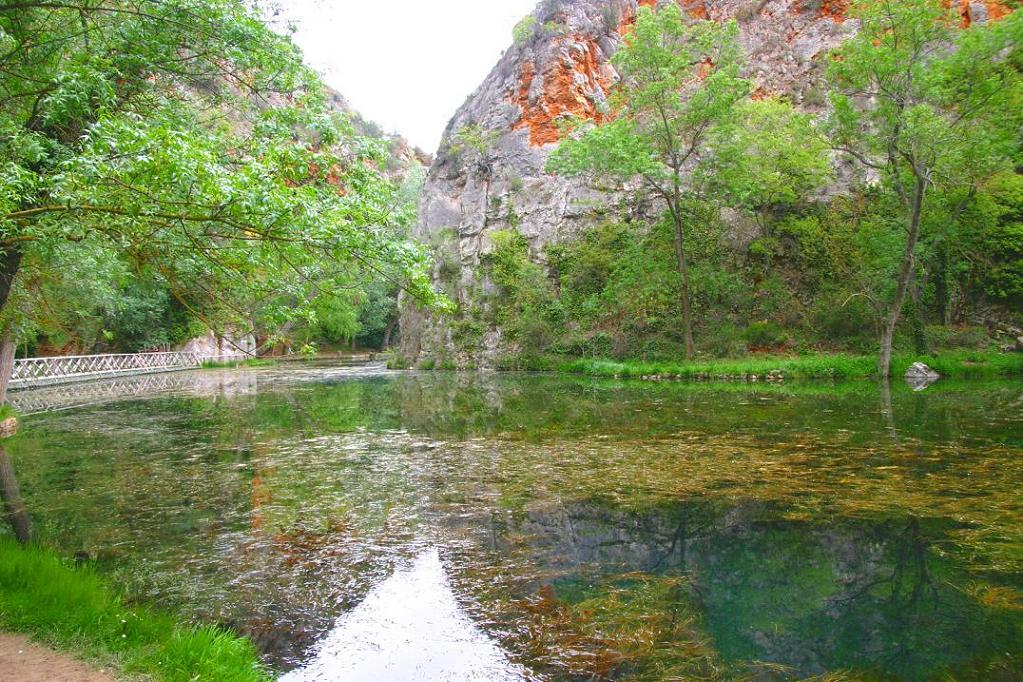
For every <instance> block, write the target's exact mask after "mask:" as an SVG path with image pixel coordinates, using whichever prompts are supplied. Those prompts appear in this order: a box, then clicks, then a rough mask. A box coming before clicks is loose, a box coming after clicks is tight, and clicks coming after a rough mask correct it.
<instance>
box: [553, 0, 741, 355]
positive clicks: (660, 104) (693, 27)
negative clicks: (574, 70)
mask: <svg viewBox="0 0 1023 682" xmlns="http://www.w3.org/2000/svg"><path fill="white" fill-rule="evenodd" d="M737 36H738V28H737V26H736V24H735V23H734V22H721V23H719V22H714V21H689V20H687V19H686V17H685V16H684V14H683V13H682V10H681V9H679V8H678V7H677V6H675V5H668V6H665V7H664V8H662V9H660V10H659V11H656V12H654V11H651V10H649V9H641V11H640V12H639V15H638V17H637V20H636V26H635V31H634V33H633V34H632V35H630V36H629V40H628V41H626V43H625V44H624V45H623V46H622V47H621V48H620V49H619V50H618V52H617V53H616V54H615V56H614V66H615V68H616V69H617V70H618V73H619V75H620V77H621V82H620V84H619V87H618V89H617V92H616V95H615V97H614V98H613V101H612V109H613V110H614V111H615V112H616V118H615V120H614V121H613V122H611V123H608V124H606V125H602V126H599V127H595V128H591V129H590V130H588V131H586V132H585V133H584V134H583V135H582V136H580V137H578V138H574V139H569V140H566V141H565V142H564V143H562V144H561V146H560V147H559V148H558V149H557V150H556V152H555V153H554V154H553V156H552V157H551V160H550V167H551V169H553V170H555V171H556V172H560V173H564V174H566V175H593V176H597V177H601V178H604V179H607V180H613V181H619V182H625V181H628V180H631V179H633V178H636V177H639V178H641V179H642V182H643V185H644V187H645V188H646V189H647V190H649V191H650V192H652V193H653V194H654V195H655V196H657V197H658V198H660V199H661V200H663V201H664V202H665V204H666V206H667V211H668V213H669V215H670V218H671V224H672V226H673V231H674V250H675V258H676V264H677V270H678V276H679V279H680V281H681V295H680V304H681V312H682V325H683V334H684V337H685V344H686V355H687V357H690V358H692V357H693V356H694V353H695V347H694V344H693V321H692V311H691V292H690V282H689V279H690V272H689V264H688V262H687V252H686V231H687V225H688V224H689V222H690V217H691V216H690V213H691V210H690V206H691V205H692V200H693V198H694V195H695V194H698V193H699V188H698V187H696V186H695V185H694V183H693V178H696V177H699V176H700V170H699V167H700V166H701V165H704V164H706V163H707V162H708V160H709V159H710V158H711V157H712V156H713V151H712V150H711V149H709V147H708V146H707V142H708V140H709V138H710V136H711V134H712V133H713V132H714V131H715V130H716V129H717V128H718V127H719V126H722V125H726V124H728V123H730V122H731V120H732V119H733V118H734V116H735V115H736V114H735V111H736V105H737V104H738V103H739V102H741V101H742V100H744V99H745V98H746V97H747V96H748V95H749V93H750V89H751V88H750V83H749V81H747V80H745V79H743V78H740V77H739V70H740V67H741V64H742V60H741V48H740V47H739V45H738V43H737Z"/></svg>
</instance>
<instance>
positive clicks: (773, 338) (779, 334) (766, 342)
mask: <svg viewBox="0 0 1023 682" xmlns="http://www.w3.org/2000/svg"><path fill="white" fill-rule="evenodd" d="M742 338H744V339H745V340H746V343H747V344H749V346H750V347H751V348H775V347H777V346H781V345H783V344H784V343H785V342H786V341H788V340H789V337H788V334H786V333H785V330H783V329H782V328H781V327H779V326H778V325H777V324H775V323H774V322H769V321H764V322H754V323H753V324H751V325H750V326H748V327H746V330H745V331H743V333H742Z"/></svg>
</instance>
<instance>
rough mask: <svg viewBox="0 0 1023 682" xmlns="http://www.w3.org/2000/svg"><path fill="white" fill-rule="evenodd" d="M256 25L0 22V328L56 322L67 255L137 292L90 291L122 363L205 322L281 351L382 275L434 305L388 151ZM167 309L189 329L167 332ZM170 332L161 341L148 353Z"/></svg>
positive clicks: (86, 18) (106, 7)
mask: <svg viewBox="0 0 1023 682" xmlns="http://www.w3.org/2000/svg"><path fill="white" fill-rule="evenodd" d="M259 11H260V9H259V7H258V6H257V5H255V4H254V3H249V2H229V1H227V0H203V1H202V2H193V1H192V0H169V1H167V2H160V3H151V6H147V11H146V12H138V11H136V7H135V5H133V4H131V3H124V2H121V1H120V0H115V1H114V2H112V3H103V4H101V5H95V4H85V5H80V6H79V5H75V6H73V7H72V6H65V5H61V4H56V5H54V4H32V3H30V4H29V5H27V6H24V7H22V6H20V5H19V6H15V7H8V8H6V9H0V25H2V27H3V33H2V40H3V41H4V43H5V47H4V50H3V54H4V56H3V60H4V61H3V70H4V73H5V77H4V79H3V81H2V84H0V102H2V104H0V174H2V177H3V182H2V183H0V249H2V250H3V252H4V253H5V254H8V255H17V256H22V257H23V258H22V260H21V262H20V265H21V266H22V267H23V268H24V269H25V276H22V277H19V279H18V282H17V284H18V286H17V287H16V291H15V293H14V297H13V298H12V299H11V303H12V304H13V305H5V303H6V301H0V307H3V320H0V321H2V322H3V323H4V324H5V325H7V326H8V327H11V326H13V327H14V328H15V329H16V330H20V331H21V332H22V333H23V334H30V333H31V330H33V329H35V328H40V327H45V326H46V325H48V324H49V323H50V322H51V321H52V320H47V319H45V318H46V316H47V311H46V310H45V309H44V308H43V307H41V306H40V305H38V301H39V298H40V297H41V295H40V291H41V289H42V287H37V284H40V283H41V284H42V286H43V287H45V286H49V283H50V282H52V281H54V280H56V279H58V278H59V276H60V275H61V274H62V273H60V271H59V263H60V258H58V257H57V256H58V255H59V254H64V253H66V254H81V255H88V256H89V257H94V258H96V259H97V260H98V261H102V262H104V263H113V262H117V263H120V265H119V266H118V267H122V268H125V269H126V270H127V271H128V272H131V273H143V275H144V276H143V277H141V278H140V279H139V281H138V282H135V283H133V282H126V281H124V280H123V278H121V280H120V281H118V278H117V277H113V278H112V280H111V279H106V280H104V278H103V276H102V275H100V274H97V275H96V276H92V277H89V278H87V279H86V284H88V285H90V289H89V290H90V291H91V292H93V294H94V295H95V298H97V299H103V298H106V299H107V300H106V301H96V303H104V302H110V297H109V295H108V293H107V292H103V291H102V287H97V286H92V285H93V283H96V284H102V283H104V281H105V282H106V284H105V286H107V287H111V286H112V287H113V288H114V289H115V290H120V292H119V293H118V294H117V295H116V296H115V297H114V298H119V299H120V301H121V303H123V306H122V307H121V308H120V309H119V310H115V314H114V315H113V319H112V321H111V323H110V326H111V327H115V328H112V329H107V330H105V331H107V332H110V333H112V334H113V339H114V340H115V342H119V341H118V338H119V337H122V338H123V343H124V344H125V345H126V346H140V345H146V344H152V343H154V342H157V341H165V340H166V341H172V340H174V338H173V337H175V336H176V335H177V334H176V333H170V332H169V330H172V329H182V330H185V329H188V328H189V327H190V326H191V325H192V322H193V320H194V318H200V319H202V320H203V321H204V322H205V323H206V324H207V326H209V327H212V328H217V329H223V328H228V327H233V328H240V329H251V328H252V327H253V326H258V327H261V328H263V329H265V330H266V331H268V332H273V331H274V330H276V329H280V328H282V327H286V326H287V325H289V324H293V323H294V321H295V320H303V319H308V318H309V317H310V316H313V315H315V313H316V312H320V313H321V316H322V313H323V312H324V311H323V310H322V309H321V310H320V311H315V307H316V305H317V300H318V299H319V298H321V296H329V295H330V294H331V293H332V292H337V291H350V290H352V289H353V288H357V287H359V286H361V285H362V284H363V283H364V282H366V281H368V280H372V279H374V278H375V277H377V276H378V273H382V275H383V276H384V277H385V278H387V279H389V280H391V281H394V282H396V283H399V284H400V285H401V286H402V287H404V288H405V289H407V290H408V291H409V292H410V293H411V294H412V295H413V296H414V297H415V298H417V299H419V300H421V301H423V302H425V303H431V302H433V301H435V300H436V298H435V297H434V295H433V294H432V292H431V289H430V286H429V278H428V271H429V263H428V260H427V258H426V256H425V254H424V253H423V252H422V250H421V249H419V248H418V247H416V246H414V245H412V244H411V243H409V242H408V241H407V239H406V238H405V236H404V234H403V230H404V228H405V227H406V226H407V224H408V221H409V220H410V215H409V211H408V210H407V209H406V208H405V207H404V206H402V207H401V208H400V209H399V210H395V207H396V205H398V204H400V200H399V197H400V196H401V192H402V189H401V188H398V187H396V186H395V185H394V184H393V183H391V182H390V181H389V180H388V179H387V178H385V177H384V176H383V175H382V174H381V173H380V172H379V171H378V170H376V169H377V168H379V167H382V166H384V165H386V158H385V155H386V151H387V147H386V145H385V144H384V143H382V142H379V141H376V140H371V139H368V138H364V137H361V136H359V135H358V134H356V133H355V131H354V129H353V127H352V125H351V124H350V122H349V121H348V120H346V119H345V118H344V116H343V115H341V114H340V113H337V112H336V111H333V110H331V109H330V108H329V106H328V101H327V97H326V94H325V91H324V89H323V87H322V85H321V84H320V83H319V81H318V79H317V77H316V76H315V74H313V73H312V72H311V71H310V70H309V69H307V68H306V67H304V66H303V65H302V63H301V61H300V55H299V53H298V51H297V49H296V48H295V47H294V45H293V44H292V43H291V42H290V39H289V38H287V37H284V36H280V35H278V34H277V33H275V32H274V31H272V30H271V29H270V28H268V27H267V26H265V25H264V24H263V23H262V21H261V20H260V18H259ZM97 45H102V46H103V49H97V47H96V46H97ZM182 55H188V58H182ZM104 252H105V254H106V255H103V254H104ZM69 260H70V258H69ZM18 265H19V263H18V262H17V260H14V261H12V265H9V266H8V267H10V268H13V269H14V271H15V272H11V273H7V274H9V275H13V274H15V273H16V272H17V269H18ZM110 274H111V275H113V274H116V273H114V272H111V273H110ZM29 275H33V276H29ZM34 275H38V278H37V277H35V276H34ZM34 289H36V290H35V291H34ZM171 297H173V298H174V299H175V300H176V301H178V302H180V304H181V306H182V307H184V309H185V311H177V312H178V313H180V314H179V315H177V317H176V318H174V319H162V321H159V320H161V318H166V316H167V314H168V312H169V311H170V312H172V313H173V312H174V306H173V305H171V304H169V303H168V302H169V300H170V298H171ZM70 298H72V299H73V298H74V297H70ZM89 303H90V306H88V307H81V306H78V305H70V306H68V308H69V309H70V310H71V311H76V310H77V311H81V312H83V313H84V311H85V310H87V309H90V308H91V309H95V307H96V306H95V304H93V303H92V302H89ZM118 305H120V303H119V304H118ZM115 307H116V306H115ZM101 308H102V306H101ZM105 309H109V307H107V308H105ZM332 312H335V313H336V312H338V311H337V309H336V308H335V309H334V310H333V311H332ZM76 314H77V313H76ZM81 316H83V317H84V315H81ZM335 321H336V320H335ZM157 328H159V329H162V330H164V331H166V332H168V333H167V334H166V336H165V337H164V338H157V337H154V336H153V335H152V334H149V333H147V330H150V331H152V330H154V329H157ZM103 331H104V330H93V331H91V332H90V333H91V334H92V335H93V336H96V337H99V336H102V335H103V334H102V332H103Z"/></svg>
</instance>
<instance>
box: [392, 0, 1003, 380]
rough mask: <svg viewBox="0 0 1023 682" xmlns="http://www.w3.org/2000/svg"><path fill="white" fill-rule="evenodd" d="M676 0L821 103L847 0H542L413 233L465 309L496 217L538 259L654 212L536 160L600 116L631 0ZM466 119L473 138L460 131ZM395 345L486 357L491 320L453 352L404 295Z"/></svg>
mask: <svg viewBox="0 0 1023 682" xmlns="http://www.w3.org/2000/svg"><path fill="white" fill-rule="evenodd" d="M664 2H679V3H680V4H681V5H682V6H683V7H684V8H685V9H686V11H687V12H688V13H689V15H690V16H692V17H693V18H694V19H707V20H711V21H724V20H728V19H735V20H736V21H737V22H738V24H739V26H740V31H741V35H740V42H741V44H742V47H743V48H744V49H745V52H746V58H747V67H746V76H747V77H748V78H750V79H751V80H752V81H754V83H755V86H756V90H755V92H754V94H753V96H754V97H755V98H763V97H768V96H771V95H785V96H787V97H788V98H789V99H791V100H792V101H793V102H795V103H796V104H797V105H798V106H800V107H802V108H803V109H805V110H808V111H820V110H821V109H822V108H823V107H824V106H825V101H826V100H825V97H824V93H823V88H822V87H821V79H822V75H823V71H824V62H825V59H826V55H827V53H828V52H829V51H830V50H831V49H832V48H834V47H836V46H838V45H839V44H840V43H841V42H842V41H843V40H844V39H846V38H847V37H848V36H850V35H852V34H853V33H854V32H855V31H856V29H857V24H858V22H856V21H855V20H852V19H848V18H847V12H848V7H849V5H850V1H849V0H638V1H637V0H545V1H544V2H542V3H541V4H540V6H539V7H537V9H536V10H535V11H534V13H533V15H532V16H533V17H534V20H533V21H532V22H531V23H532V26H533V27H534V29H533V31H532V35H529V36H526V37H523V36H521V35H520V36H519V40H518V41H517V43H516V44H515V45H513V46H512V47H511V48H509V49H508V50H507V52H505V54H504V55H503V57H502V58H501V60H500V61H499V62H498V64H497V65H496V66H495V67H494V69H493V71H491V73H490V75H489V76H487V78H486V79H485V80H484V81H483V83H482V84H481V85H480V86H479V87H478V88H477V89H476V91H475V92H474V93H472V95H470V96H469V98H468V99H467V100H466V102H465V103H464V104H463V105H462V106H461V108H459V109H458V111H457V112H456V113H455V115H454V117H453V118H452V119H451V121H450V123H449V124H448V127H447V130H446V131H445V134H444V137H443V140H442V142H441V146H440V149H439V150H438V152H437V156H436V159H435V161H434V163H433V166H432V167H431V170H430V173H429V176H428V179H427V182H426V186H425V190H424V193H423V196H422V199H421V204H420V217H419V224H418V227H417V229H416V237H417V238H418V239H419V240H421V241H422V242H423V243H425V244H428V245H430V246H431V247H432V248H433V250H434V254H435V257H436V259H437V264H436V270H435V279H436V281H437V282H438V284H440V285H441V286H442V287H443V288H444V289H445V290H446V291H447V293H448V294H449V295H450V296H451V297H452V298H453V299H454V300H455V301H456V302H457V303H459V304H460V305H461V306H462V307H463V309H464V308H468V307H469V306H470V304H472V303H474V302H478V301H479V300H481V298H482V297H481V296H480V294H481V293H485V292H487V291H488V290H489V289H490V288H491V285H490V283H489V282H487V279H486V276H485V273H482V272H481V268H480V264H481V259H483V258H485V256H486V254H487V253H488V252H489V251H490V250H491V249H492V248H493V243H492V240H491V237H490V236H491V235H492V234H493V232H494V231H496V230H503V229H509V228H514V229H516V230H518V231H519V232H520V233H521V234H522V235H523V236H524V237H525V238H526V239H527V240H528V242H529V245H530V251H531V254H532V255H533V256H534V257H535V258H536V259H538V260H540V261H541V262H542V260H543V258H544V249H545V247H546V246H547V245H549V244H552V243H556V242H559V241H563V240H566V239H570V238H572V237H573V236H574V235H577V234H579V233H580V232H581V231H583V230H585V229H587V228H588V227H591V226H593V225H594V224H597V223H599V222H600V221H602V220H605V219H606V218H607V217H608V216H615V217H618V218H626V217H629V214H630V213H633V214H635V213H639V214H642V215H649V214H651V213H653V212H654V209H655V207H652V206H644V205H642V204H640V205H637V203H636V202H635V201H629V202H624V201H622V200H623V199H624V198H625V197H626V196H627V194H628V192H629V190H630V188H629V187H612V188H608V187H600V188H597V187H592V186H590V185H588V184H587V183H586V182H584V181H582V180H573V179H566V178H562V177H557V176H553V175H550V174H548V173H545V172H544V166H545V163H546V161H547V158H548V156H549V155H550V153H551V151H552V150H553V149H554V148H555V146H556V144H557V143H558V142H559V141H560V140H561V138H562V137H563V135H564V132H563V127H562V126H563V124H564V122H565V121H566V119H567V118H568V117H571V116H581V117H583V118H586V119H590V120H592V121H594V122H596V123H601V122H603V121H605V120H608V119H610V118H612V117H613V111H612V110H611V107H610V106H609V105H608V99H609V95H610V93H611V92H612V90H613V88H614V86H615V83H616V82H617V79H618V75H617V73H616V72H615V69H614V67H613V66H612V64H611V63H610V60H611V57H612V56H613V55H614V53H615V51H616V50H617V49H618V47H619V46H620V45H621V44H622V41H623V40H624V39H625V36H627V34H628V32H629V30H630V26H631V25H632V24H633V23H634V22H635V16H636V12H637V9H638V7H639V6H653V5H656V4H658V3H664ZM959 2H960V6H961V8H962V17H963V22H964V23H966V24H968V23H970V22H977V21H985V20H987V19H988V18H990V17H993V16H995V15H999V14H1001V13H1003V8H1002V5H1000V4H999V3H997V2H994V1H992V2H981V1H979V0H959ZM466 131H471V133H472V135H471V137H472V139H473V143H472V144H468V143H466V142H465V141H464V139H463V138H464V137H466ZM401 329H402V338H403V340H402V349H401V350H402V352H403V354H404V355H405V356H406V357H407V358H408V359H410V360H415V359H416V358H418V357H420V356H423V355H427V356H434V357H441V356H443V357H444V358H445V359H447V360H449V361H451V360H454V361H456V362H459V363H460V364H475V365H481V366H485V365H488V364H491V363H492V362H493V360H494V359H495V358H496V356H497V355H498V354H499V353H500V352H501V351H502V341H501V333H500V329H489V330H486V331H485V333H484V335H483V341H482V344H481V348H480V350H479V352H478V353H477V354H476V356H475V357H465V356H463V357H458V356H457V355H456V354H455V353H454V349H455V346H456V344H454V343H453V342H452V336H451V325H450V321H449V320H448V319H445V318H443V317H438V316H435V315H433V314H430V313H427V312H424V311H422V310H419V309H417V308H416V307H415V306H414V305H412V304H410V303H408V302H406V304H405V305H404V306H403V313H402V320H401Z"/></svg>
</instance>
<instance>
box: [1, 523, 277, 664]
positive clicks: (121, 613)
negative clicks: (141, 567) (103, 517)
mask: <svg viewBox="0 0 1023 682" xmlns="http://www.w3.org/2000/svg"><path fill="white" fill-rule="evenodd" d="M0 557H3V560H2V561H0V630H6V631H9V632H18V633H24V634H26V635H30V636H31V637H32V639H33V640H35V641H37V642H40V643H42V644H44V645H46V646H50V647H53V648H54V649H55V650H58V651H66V652H69V653H71V654H73V655H74V656H75V657H76V658H80V659H82V660H85V661H92V662H95V663H97V664H99V665H101V666H103V667H106V668H111V669H115V670H117V671H118V672H120V673H123V674H136V675H143V676H147V677H149V678H151V679H154V680H161V681H166V682H186V681H188V680H197V679H198V680H223V681H225V682H250V681H251V682H257V681H259V682H262V681H266V680H269V679H270V677H269V675H268V674H267V672H266V671H265V670H264V668H263V667H262V665H261V664H260V662H259V657H258V655H257V652H256V649H255V647H253V645H252V644H251V642H249V641H248V640H247V639H245V638H243V637H239V636H238V635H235V634H233V633H231V632H228V631H225V630H223V629H220V628H216V627H201V628H190V627H187V626H184V625H181V624H179V623H177V622H176V621H175V620H174V619H173V618H172V617H171V616H169V615H167V614H165V613H162V612H159V611H156V610H153V609H150V608H147V607H144V606H139V605H133V604H126V603H125V602H124V601H123V600H122V599H121V597H120V596H119V595H118V594H117V593H116V592H115V591H114V590H113V589H112V588H111V587H110V586H109V585H107V584H106V582H105V581H104V580H103V579H102V577H101V576H99V575H97V574H96V573H95V572H94V571H93V570H92V569H91V568H89V567H88V566H83V567H76V566H74V564H73V563H72V562H70V561H67V560H64V559H61V558H59V557H58V556H57V555H56V554H54V553H53V552H51V551H49V550H47V549H44V548H41V547H35V546H29V547H23V546H21V545H18V544H17V543H15V542H14V541H13V540H11V539H9V538H0Z"/></svg>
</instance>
